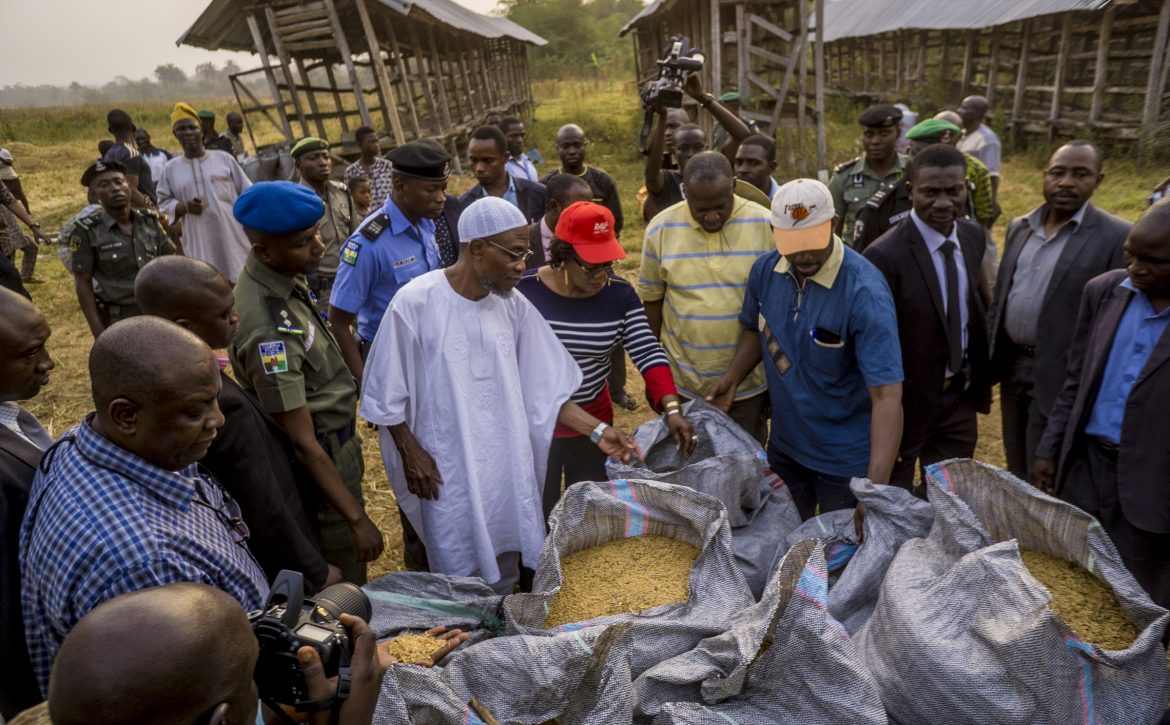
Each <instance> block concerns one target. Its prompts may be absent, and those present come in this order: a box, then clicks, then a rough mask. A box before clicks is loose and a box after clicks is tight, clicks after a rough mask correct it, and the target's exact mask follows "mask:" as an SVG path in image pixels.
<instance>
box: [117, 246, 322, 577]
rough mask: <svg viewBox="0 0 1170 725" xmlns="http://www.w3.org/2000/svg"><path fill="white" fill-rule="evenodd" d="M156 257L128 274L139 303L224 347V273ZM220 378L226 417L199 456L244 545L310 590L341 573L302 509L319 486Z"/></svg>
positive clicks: (272, 425) (228, 311) (231, 311)
mask: <svg viewBox="0 0 1170 725" xmlns="http://www.w3.org/2000/svg"><path fill="white" fill-rule="evenodd" d="M159 259H162V258H161V257H160V258H159ZM154 261H155V260H152V261H151V262H150V263H149V264H147V265H146V266H145V267H143V268H142V271H141V272H139V273H138V277H137V279H136V280H135V282H134V293H135V299H137V300H138V303H139V305H140V306H141V307H142V311H143V312H144V313H145V314H148V315H156V316H158V317H163V318H166V319H168V320H171V321H172V322H174V323H176V324H178V325H179V326H181V327H184V328H186V329H188V330H190V331H191V332H193V333H194V334H195V335H196V336H198V337H199V338H200V339H201V340H203V341H204V342H205V343H207V345H208V347H210V348H212V349H213V350H217V349H221V348H225V347H227V346H228V343H230V342H231V340H232V337H233V336H234V334H235V332H236V328H237V326H238V324H239V315H238V314H237V313H236V311H235V296H234V295H233V294H232V286H231V284H230V283H229V282H228V281H227V279H226V278H225V277H224V276H223V275H222V274H220V273H219V271H218V270H216V269H215V267H212V266H211V265H210V264H207V263H206V262H203V261H201V260H198V259H195V258H193V257H179V256H175V257H174V258H173V259H166V260H164V261H161V262H159V263H158V264H155V263H154ZM220 382H221V383H222V387H221V388H220V391H219V399H218V402H219V408H220V412H222V413H223V417H224V424H223V427H221V428H220V429H219V432H218V433H217V435H216V436H215V440H213V441H212V442H211V447H210V448H208V450H207V455H205V456H204V457H203V458H202V459H200V461H199V464H200V466H202V467H203V468H205V469H206V470H207V471H208V472H210V473H211V474H212V475H213V476H215V477H216V479H217V480H219V481H220V483H222V484H223V487H224V488H225V489H227V491H228V493H230V494H231V495H232V498H234V499H235V500H236V501H237V502H238V503H239V505H240V513H241V515H242V517H243V520H244V523H245V524H247V525H248V529H249V534H250V536H249V538H248V548H249V549H250V550H251V551H252V553H253V554H254V555H255V557H256V561H257V562H259V564H260V567H261V568H262V569H263V570H264V573H265V574H266V575H267V576H268V578H269V579H274V578H275V577H276V575H277V574H278V573H280V570H281V569H290V570H293V571H299V572H301V573H302V574H304V575H305V583H306V585H307V587H308V588H309V589H310V590H311V591H316V590H318V589H321V588H322V587H324V586H326V585H328V584H334V583H336V582H339V581H341V572H340V570H339V569H337V568H336V567H334V566H330V565H329V564H328V563H327V562H326V561H325V556H324V555H323V554H322V553H321V547H320V545H319V543H318V539H319V532H318V530H317V528H316V527H315V526H314V525H313V524H312V523H311V521H312V519H311V518H310V516H309V515H308V514H307V513H306V506H305V504H304V499H305V498H306V497H308V500H309V502H310V504H311V505H310V506H309V507H308V508H309V509H310V510H315V509H316V508H317V506H316V505H315V502H316V501H317V498H318V494H317V493H316V490H317V489H316V485H315V484H314V483H313V479H312V477H311V476H309V475H308V473H307V472H306V471H305V469H304V468H303V467H302V466H300V465H299V464H298V463H297V462H296V456H295V454H294V452H293V450H292V444H291V443H290V442H289V440H288V436H287V435H286V434H285V433H284V431H283V429H281V428H280V426H278V425H277V424H276V421H274V420H273V419H272V418H271V416H269V415H268V414H267V413H265V412H264V411H263V410H262V409H261V408H260V405H259V403H258V402H257V401H256V399H255V398H253V397H252V396H251V395H250V394H249V393H248V392H247V391H245V390H244V389H243V388H242V387H240V385H239V384H238V383H236V382H235V381H234V380H232V379H231V378H230V377H228V376H227V375H225V374H223V373H222V372H221V373H220Z"/></svg>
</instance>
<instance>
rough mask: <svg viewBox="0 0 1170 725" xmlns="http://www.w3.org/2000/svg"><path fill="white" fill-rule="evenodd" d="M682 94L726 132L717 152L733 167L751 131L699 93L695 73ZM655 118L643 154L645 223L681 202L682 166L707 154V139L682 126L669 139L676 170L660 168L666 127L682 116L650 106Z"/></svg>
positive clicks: (680, 112) (707, 95) (677, 111)
mask: <svg viewBox="0 0 1170 725" xmlns="http://www.w3.org/2000/svg"><path fill="white" fill-rule="evenodd" d="M683 90H684V91H685V92H686V94H687V95H688V96H690V97H691V98H693V99H694V100H695V101H696V102H697V103H698V104H699V105H700V106H702V107H703V108H705V109H707V111H708V112H709V113H710V114H711V115H712V116H713V117H714V118H715V120H716V121H717V122H718V123H719V125H720V126H722V127H723V128H724V129H726V130H727V131H728V133H729V134H730V137H729V138H728V139H727V141H726V143H724V144H723V148H721V149H719V151H720V152H721V153H722V154H723V155H724V156H726V157H727V160H728V161H729V162H730V163H731V164H735V152H736V151H737V150H738V149H739V143H740V141H743V140H744V139H745V138H747V137H748V136H750V135H751V131H750V130H749V129H748V127H747V125H746V124H744V122H743V121H741V120H740V119H739V118H738V117H737V116H736V115H735V114H734V113H732V112H731V111H730V110H728V109H727V108H726V107H725V106H723V105H722V104H720V103H719V102H718V101H717V100H715V96H713V95H711V94H710V93H705V92H704V91H703V82H702V80H701V79H700V78H699V75H698V73H694V72H692V73H689V74H688V75H687V79H686V82H685V83H684V84H683ZM653 110H654V112H655V113H656V114H658V122H657V123H656V124H655V125H654V133H653V135H652V136H651V138H650V145H649V147H648V148H647V150H646V169H645V179H646V202H645V204H644V205H643V207H642V217H643V218H644V219H645V220H646V221H647V222H649V221H650V219H652V218H653V217H654V215H655V214H657V213H658V212H660V211H662V210H663V209H666V208H667V207H669V206H672V205H674V204H677V203H678V202H680V201H682V200H683V198H684V197H683V191H682V174H683V169H684V168H685V167H686V162H687V160H688V159H690V157H692V156H694V155H695V154H696V153H701V152H703V151H706V150H707V137H706V135H705V134H704V133H703V132H702V130H701V129H698V128H695V127H691V128H687V126H686V125H685V122H684V125H682V126H680V127H679V128H678V129H677V130H676V131H675V133H674V135H673V142H674V143H673V148H672V149H671V150H672V151H673V152H674V154H675V157H676V158H677V160H678V170H677V171H675V170H668V169H664V168H663V153H664V151H665V150H666V131H667V124H668V122H669V121H670V120H672V119H671V117H672V116H674V117H675V118H674V119H673V120H675V121H677V120H678V118H677V116H678V115H684V116H685V114H686V112H685V111H684V110H682V109H675V108H662V107H661V106H654V107H653Z"/></svg>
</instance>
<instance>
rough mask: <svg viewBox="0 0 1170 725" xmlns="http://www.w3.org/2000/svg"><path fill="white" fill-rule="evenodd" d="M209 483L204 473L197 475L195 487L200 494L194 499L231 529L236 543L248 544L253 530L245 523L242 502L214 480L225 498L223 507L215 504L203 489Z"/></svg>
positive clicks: (212, 483)
mask: <svg viewBox="0 0 1170 725" xmlns="http://www.w3.org/2000/svg"><path fill="white" fill-rule="evenodd" d="M207 483H209V482H208V480H207V479H206V478H204V477H203V476H202V475H196V476H195V488H196V490H197V491H198V492H199V495H198V496H197V497H196V498H194V499H193V501H194V502H195V503H197V504H199V505H200V506H204V507H206V508H209V509H211V511H212V512H213V513H214V514H215V517H216V518H218V519H219V520H220V521H222V522H223V523H224V525H225V526H227V527H228V528H229V529H231V531H232V534H233V536H234V537H235V539H236V543H237V544H239V545H240V546H246V545H247V542H248V537H249V536H251V532H250V531H249V530H248V524H246V523H244V514H243V512H242V511H240V504H239V503H238V502H237V501H236V500H235V499H234V498H232V497H231V496H230V495H229V494H228V492H227V491H226V490H224V488H223V486H220V485H219V483H218V482H217V481H214V480H213V481H211V482H210V483H211V485H213V486H215V487H216V488H218V489H219V494H220V497H221V498H222V499H223V506H222V507H220V506H215V505H214V504H212V503H211V502H210V501H208V500H207V498H208V497H207V494H206V493H204V491H203V486H204V484H207Z"/></svg>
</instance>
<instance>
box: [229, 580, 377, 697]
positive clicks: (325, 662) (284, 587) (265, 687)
mask: <svg viewBox="0 0 1170 725" xmlns="http://www.w3.org/2000/svg"><path fill="white" fill-rule="evenodd" d="M371 611H372V610H371V607H370V599H369V597H367V596H366V594H365V592H363V591H362V590H361V589H360V588H359V587H357V586H355V585H353V584H350V583H349V582H342V583H340V584H334V585H333V586H330V587H326V588H324V589H322V590H321V591H320V592H319V593H318V594H317V596H316V597H311V598H310V597H306V596H305V578H304V576H303V575H301V574H299V573H298V572H294V571H288V570H282V571H281V572H280V574H278V575H277V576H276V581H274V582H273V583H272V589H271V590H270V592H269V595H268V601H267V603H265V605H264V609H261V610H258V611H255V612H252V613H251V614H249V616H248V618H249V620H250V622H251V624H252V632H253V633H254V634H255V635H256V640H257V641H258V642H259V643H260V657H259V659H258V660H257V661H256V672H255V675H254V679H255V680H256V686H257V688H258V689H259V691H260V699H261V700H263V701H264V702H265V703H266V704H268V706H269V707H271V708H272V709H273V710H276V709H278V708H276V707H275V706H274V705H273V704H272V703H278V704H281V705H292V706H293V707H295V708H296V709H297V710H300V711H314V710H325V709H328V708H330V707H332V706H333V705H334V704H335V703H336V702H337V701H338V700H344V699H346V698H348V697H349V684H350V660H351V659H352V657H353V633H352V632H350V631H349V629H348V628H347V627H346V626H345V625H343V624H342V623H341V621H340V618H341V615H342V614H351V615H353V616H355V617H360V618H361V619H363V620H365V621H367V622H368V621H369V620H370V614H371ZM306 646H308V647H313V648H314V649H316V650H317V652H318V653H319V654H320V655H321V664H322V666H323V668H324V670H325V677H326V678H330V677H338V684H337V692H336V694H335V695H334V696H333V697H331V698H329V699H327V700H316V701H310V700H309V699H308V688H307V686H306V684H305V678H304V675H303V674H302V673H301V666H300V662H299V661H298V660H297V650H298V649H300V648H301V647H306Z"/></svg>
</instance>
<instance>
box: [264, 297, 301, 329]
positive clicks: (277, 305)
mask: <svg viewBox="0 0 1170 725" xmlns="http://www.w3.org/2000/svg"><path fill="white" fill-rule="evenodd" d="M264 302H265V304H267V305H268V314H270V315H271V316H272V321H273V322H274V323H275V324H276V331H277V332H283V333H286V334H289V335H304V334H305V331H304V329H303V328H301V326H300V323H299V322H297V318H296V317H294V316H293V313H292V311H291V310H289V308H288V300H286V299H284V298H282V297H277V296H275V295H269V296H268V297H265V298H264Z"/></svg>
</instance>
